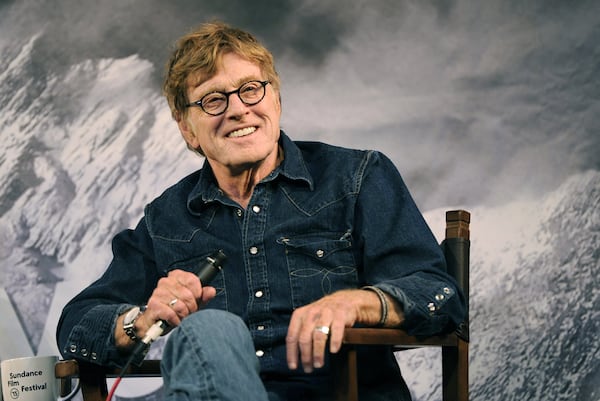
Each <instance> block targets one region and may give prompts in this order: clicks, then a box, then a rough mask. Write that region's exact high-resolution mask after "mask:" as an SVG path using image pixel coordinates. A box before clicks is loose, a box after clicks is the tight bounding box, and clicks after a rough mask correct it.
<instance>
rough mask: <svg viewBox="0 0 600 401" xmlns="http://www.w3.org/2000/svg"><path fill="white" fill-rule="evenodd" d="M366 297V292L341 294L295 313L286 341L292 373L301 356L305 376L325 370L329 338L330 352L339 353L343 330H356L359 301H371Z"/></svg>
mask: <svg viewBox="0 0 600 401" xmlns="http://www.w3.org/2000/svg"><path fill="white" fill-rule="evenodd" d="M364 293H366V291H361V290H343V291H338V292H335V293H333V294H331V295H327V296H325V297H323V298H321V299H319V300H318V301H316V302H313V303H311V304H308V305H306V306H303V307H301V308H298V309H296V310H295V311H294V313H293V314H292V318H291V320H290V325H289V327H288V332H287V337H286V346H287V363H288V367H289V368H290V369H291V370H295V369H296V368H297V367H298V355H300V361H301V363H302V367H303V369H304V371H305V372H306V373H310V372H312V370H313V368H317V369H318V368H321V367H323V364H324V362H325V347H326V344H327V340H328V338H329V351H330V352H331V353H336V352H338V351H339V350H340V347H341V345H342V339H343V337H344V329H345V328H346V327H351V326H353V325H354V323H356V322H357V320H358V318H359V309H360V305H361V300H360V299H359V298H361V297H362V296H363V295H366V296H367V297H369V298H370V297H371V294H364ZM371 301H372V299H371ZM320 327H328V328H329V334H325V333H324V332H323V331H321V330H319V329H318V328H320ZM325 331H326V330H325Z"/></svg>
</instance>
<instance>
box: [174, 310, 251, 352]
mask: <svg viewBox="0 0 600 401" xmlns="http://www.w3.org/2000/svg"><path fill="white" fill-rule="evenodd" d="M172 336H174V337H178V336H186V337H190V336H191V337H194V338H198V339H202V340H203V341H207V340H208V341H211V342H213V341H214V342H220V343H223V344H235V345H236V346H237V347H240V346H242V347H250V348H252V349H253V348H254V345H253V342H252V337H251V335H250V331H249V330H248V327H247V326H246V324H245V323H244V321H243V320H242V319H241V318H240V317H239V316H237V315H235V314H233V313H230V312H226V311H222V310H218V309H203V310H200V311H198V312H195V313H193V314H191V315H189V316H188V317H186V318H185V319H183V320H182V322H181V324H180V325H179V327H178V329H177V330H174V331H173V333H172ZM209 339H210V340H209Z"/></svg>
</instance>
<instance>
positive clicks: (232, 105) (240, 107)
mask: <svg viewBox="0 0 600 401" xmlns="http://www.w3.org/2000/svg"><path fill="white" fill-rule="evenodd" d="M248 107H249V106H248V105H246V104H245V103H244V102H242V99H240V97H239V96H237V94H232V95H231V96H229V105H228V107H227V110H225V113H226V115H227V117H228V118H239V116H241V115H243V114H246V113H248V111H249V110H248Z"/></svg>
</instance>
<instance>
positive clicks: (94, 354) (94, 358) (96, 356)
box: [91, 352, 98, 361]
mask: <svg viewBox="0 0 600 401" xmlns="http://www.w3.org/2000/svg"><path fill="white" fill-rule="evenodd" d="M91 357H92V359H93V360H94V361H95V360H96V359H98V354H96V353H95V352H92V355H91Z"/></svg>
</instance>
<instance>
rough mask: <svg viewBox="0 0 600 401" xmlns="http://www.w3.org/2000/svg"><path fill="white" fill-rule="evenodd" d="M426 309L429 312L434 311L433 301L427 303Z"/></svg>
mask: <svg viewBox="0 0 600 401" xmlns="http://www.w3.org/2000/svg"><path fill="white" fill-rule="evenodd" d="M427 309H429V311H430V312H435V304H434V303H433V302H430V303H428V304H427Z"/></svg>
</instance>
